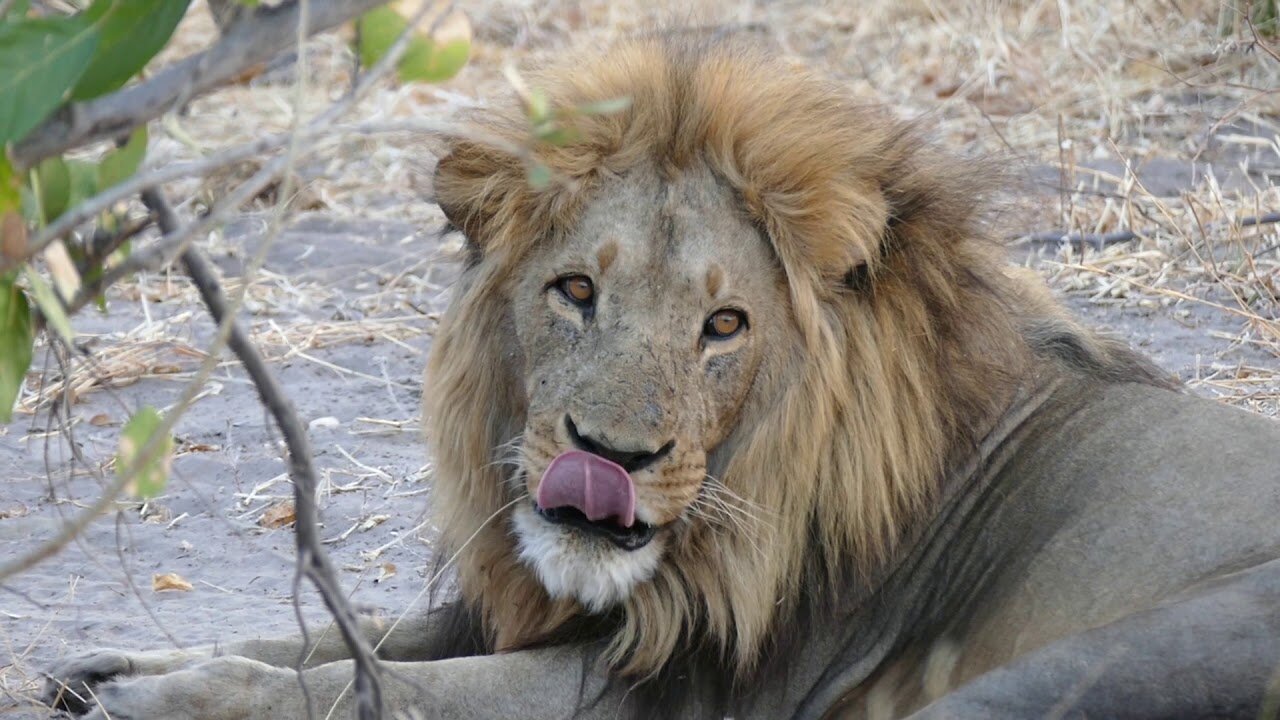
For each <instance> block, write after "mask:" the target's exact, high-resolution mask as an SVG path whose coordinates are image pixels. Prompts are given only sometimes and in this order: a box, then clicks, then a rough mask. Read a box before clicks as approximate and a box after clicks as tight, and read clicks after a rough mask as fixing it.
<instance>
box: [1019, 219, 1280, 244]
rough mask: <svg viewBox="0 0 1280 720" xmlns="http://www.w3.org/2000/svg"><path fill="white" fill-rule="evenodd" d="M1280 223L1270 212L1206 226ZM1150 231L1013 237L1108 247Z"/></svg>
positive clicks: (1060, 232) (1033, 241)
mask: <svg viewBox="0 0 1280 720" xmlns="http://www.w3.org/2000/svg"><path fill="white" fill-rule="evenodd" d="M1273 223H1280V212H1269V213H1266V214H1264V215H1250V216H1249V217H1245V218H1241V219H1240V220H1237V221H1230V220H1228V221H1223V222H1217V223H1211V224H1209V225H1207V226H1205V229H1206V230H1222V229H1226V228H1230V227H1236V226H1239V227H1242V228H1247V227H1257V226H1259V225H1271V224H1273ZM1148 234H1149V233H1145V232H1138V231H1134V230H1120V231H1117V232H1111V233H1071V232H1066V231H1064V230H1047V231H1041V232H1033V233H1027V234H1026V235H1018V236H1016V237H1014V238H1013V240H1014V241H1015V242H1023V243H1031V244H1034V245H1057V244H1059V243H1064V242H1065V243H1089V244H1091V245H1093V246H1094V247H1096V248H1102V247H1106V246H1107V245H1117V244H1119V243H1123V242H1129V241H1130V240H1136V239H1138V238H1140V237H1143V236H1144V235H1148Z"/></svg>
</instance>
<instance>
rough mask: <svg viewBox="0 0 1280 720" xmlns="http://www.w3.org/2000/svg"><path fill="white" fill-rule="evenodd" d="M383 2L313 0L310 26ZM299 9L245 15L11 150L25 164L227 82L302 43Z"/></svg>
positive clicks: (333, 22) (318, 28)
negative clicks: (196, 50) (203, 44)
mask: <svg viewBox="0 0 1280 720" xmlns="http://www.w3.org/2000/svg"><path fill="white" fill-rule="evenodd" d="M383 2H385V0H312V2H311V8H310V12H309V15H310V17H309V22H307V23H306V25H305V31H304V32H305V33H306V34H307V35H313V34H315V33H318V32H322V31H324V30H328V29H329V28H331V27H335V26H337V25H341V24H342V23H344V22H346V21H348V20H350V19H352V18H355V17H358V16H360V15H361V14H363V13H364V12H365V11H367V10H371V9H373V8H375V7H377V6H379V5H381V4H383ZM300 16H301V9H300V8H299V7H298V3H296V2H287V3H283V4H281V5H279V6H277V7H274V8H273V7H266V6H262V7H258V8H256V9H255V10H254V11H253V13H252V15H246V16H242V17H241V18H240V20H239V21H238V22H236V23H234V24H233V25H232V27H230V28H228V29H227V32H226V34H224V35H223V36H222V37H221V38H220V39H219V40H218V42H217V44H215V45H214V46H213V47H211V48H209V49H208V50H206V51H205V52H202V53H200V54H198V55H193V56H191V57H189V58H187V59H185V60H182V61H181V62H178V63H175V64H173V65H170V66H169V67H167V68H165V69H163V70H161V71H160V72H158V73H156V74H155V75H153V76H151V77H150V78H149V79H147V80H146V81H145V82H141V83H139V84H137V85H134V86H132V87H127V88H125V89H124V90H119V91H117V92H113V93H111V94H109V95H106V96H104V97H101V98H96V99H94V100H89V101H87V102H82V103H72V104H71V105H70V106H69V107H67V108H64V109H63V110H62V111H60V112H58V113H57V114H55V115H54V116H53V117H51V118H49V119H48V120H46V121H44V122H43V123H41V124H40V126H39V127H37V128H36V129H35V130H33V131H31V133H29V134H28V135H27V136H26V137H25V138H24V139H23V140H22V142H20V143H18V144H16V145H14V146H13V148H12V151H11V158H12V159H13V161H14V163H15V166H16V167H17V168H18V169H19V170H21V169H23V168H28V167H31V166H33V165H35V164H36V163H38V162H40V161H41V160H43V159H45V158H48V157H53V156H54V155H59V154H61V153H63V152H65V151H67V150H70V149H72V148H76V147H81V146H84V145H87V144H89V143H92V142H96V141H99V140H107V139H110V138H115V137H119V136H121V135H126V134H128V133H129V131H130V130H132V129H133V128H135V127H137V126H138V125H141V124H143V123H145V122H147V121H148V120H152V119H155V118H157V117H160V116H161V115H163V114H164V113H166V112H169V111H170V110H173V109H176V108H178V107H181V106H182V105H183V104H185V103H187V102H189V101H190V100H192V99H193V98H197V97H199V96H201V95H204V94H206V93H208V92H210V91H212V90H216V89H217V88H219V87H222V86H223V85H225V84H227V83H228V82H230V81H232V80H234V79H235V78H237V77H239V76H240V75H241V74H243V73H244V71H245V70H247V69H249V68H251V67H253V66H254V65H257V64H259V63H263V62H266V61H267V60H270V59H271V58H272V57H274V56H275V55H277V54H278V53H281V52H284V51H286V50H291V49H293V48H294V47H296V46H297V39H296V36H295V34H294V33H293V30H294V28H296V27H298V25H299V22H300V20H301V17H300ZM412 27H413V24H412V23H410V28H412Z"/></svg>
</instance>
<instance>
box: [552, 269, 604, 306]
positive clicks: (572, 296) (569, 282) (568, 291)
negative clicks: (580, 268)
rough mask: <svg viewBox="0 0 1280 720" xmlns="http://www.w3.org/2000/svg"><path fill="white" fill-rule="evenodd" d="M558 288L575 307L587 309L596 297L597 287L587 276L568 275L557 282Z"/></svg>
mask: <svg viewBox="0 0 1280 720" xmlns="http://www.w3.org/2000/svg"><path fill="white" fill-rule="evenodd" d="M556 288H557V289H558V290H559V291H560V293H561V294H562V295H564V296H565V297H566V298H568V299H569V300H570V301H571V302H573V303H574V304H575V305H581V306H584V307H585V306H587V305H590V304H591V301H592V300H595V297H596V288H595V285H593V284H592V283H591V278H589V277H587V276H586V275H566V276H564V277H562V278H560V279H559V280H557V281H556Z"/></svg>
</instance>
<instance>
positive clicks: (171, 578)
mask: <svg viewBox="0 0 1280 720" xmlns="http://www.w3.org/2000/svg"><path fill="white" fill-rule="evenodd" d="M151 589H152V590H153V591H155V592H165V591H169V590H178V591H181V592H191V583H189V582H187V581H186V580H185V579H184V578H183V577H182V576H181V575H179V574H177V573H164V574H162V575H161V574H156V575H152V576H151Z"/></svg>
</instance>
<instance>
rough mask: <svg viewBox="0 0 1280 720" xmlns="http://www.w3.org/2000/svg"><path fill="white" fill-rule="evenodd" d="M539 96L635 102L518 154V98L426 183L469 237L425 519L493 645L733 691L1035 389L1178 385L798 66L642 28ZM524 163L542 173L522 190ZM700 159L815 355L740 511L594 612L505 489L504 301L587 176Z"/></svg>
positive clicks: (904, 126) (836, 595)
mask: <svg viewBox="0 0 1280 720" xmlns="http://www.w3.org/2000/svg"><path fill="white" fill-rule="evenodd" d="M528 82H529V84H530V86H531V87H535V88H538V89H539V90H540V91H542V92H545V93H546V97H547V98H548V100H549V101H550V103H551V105H552V106H553V107H559V108H571V107H580V106H582V105H584V104H586V103H592V102H598V101H603V100H609V99H613V98H620V97H626V98H629V99H630V104H629V106H628V107H627V108H626V109H624V110H622V111H620V112H616V113H609V114H581V115H577V116H575V117H573V118H572V121H571V125H572V128H573V137H572V139H571V140H570V141H568V142H566V143H563V144H560V145H551V144H536V145H535V146H534V147H532V149H530V150H529V151H528V153H513V152H511V150H510V148H513V147H524V146H527V145H528V144H529V142H528V138H529V136H530V131H529V126H528V123H529V121H528V119H527V116H526V115H525V112H524V110H523V109H522V108H521V106H520V105H519V104H518V103H515V102H512V103H510V104H509V105H508V106H507V107H506V108H505V109H501V110H489V111H485V112H483V113H481V114H480V115H479V117H476V118H475V125H474V127H475V132H474V133H471V134H469V135H468V138H467V139H459V140H455V141H453V142H452V143H451V146H450V148H449V152H448V153H447V155H446V156H445V157H444V159H442V160H441V162H440V164H439V165H438V168H437V171H436V177H435V192H436V196H437V199H438V201H439V203H440V205H441V207H442V208H443V210H444V212H445V214H446V216H447V217H448V218H449V220H450V222H451V223H452V224H453V225H454V226H456V227H457V228H459V229H460V230H461V231H462V232H463V233H464V234H465V236H466V238H467V246H466V260H465V268H464V271H463V275H462V277H461V279H460V281H459V283H458V285H457V287H456V288H455V290H454V295H453V299H452V303H451V307H450V310H449V312H448V313H447V314H446V315H445V316H444V317H443V318H442V320H441V323H440V326H439V328H438V330H437V331H436V334H435V339H434V348H433V350H432V353H431V359H430V362H429V367H428V370H427V388H426V391H425V393H424V398H425V400H424V403H425V416H426V418H427V434H428V439H429V442H430V444H431V446H432V448H433V450H434V457H435V471H434V472H435V490H434V493H435V494H434V498H433V505H434V508H435V512H436V516H437V518H438V519H439V527H440V529H441V532H442V539H443V545H444V548H443V550H442V554H443V555H445V556H448V555H451V554H453V553H456V556H457V566H458V572H459V585H460V588H461V592H462V596H463V599H464V602H465V604H466V605H467V606H468V607H469V609H470V612H472V613H474V615H475V616H476V617H477V618H478V621H479V625H480V628H481V629H482V631H483V637H484V642H483V645H484V646H485V648H486V649H487V650H489V651H503V650H509V649H515V648H519V647H528V646H531V645H540V644H554V643H558V642H563V641H565V640H566V639H568V638H570V637H573V638H574V639H582V637H587V638H595V639H598V640H601V641H603V642H604V643H605V644H606V645H607V650H606V651H605V655H604V657H605V659H606V661H607V662H608V663H609V665H610V666H611V668H612V669H613V671H614V673H615V674H616V676H618V677H625V678H632V679H646V678H654V677H659V676H661V677H678V676H682V675H687V674H688V673H690V672H692V671H691V670H689V669H688V668H690V667H693V666H694V665H697V663H698V662H699V661H698V660H697V658H701V659H702V660H701V661H700V662H701V663H702V664H701V665H699V666H698V667H702V668H711V670H710V673H711V674H713V675H718V676H720V678H721V679H722V680H724V681H725V682H727V683H729V684H730V685H735V684H736V685H737V687H739V688H742V687H743V686H744V685H745V683H746V681H747V680H749V679H750V678H751V677H752V674H753V673H759V672H764V671H766V670H767V669H768V668H770V667H777V666H785V659H786V656H787V653H789V652H793V651H796V649H794V648H789V647H788V645H787V640H788V638H789V637H791V636H795V635H797V634H798V632H797V631H796V629H795V625H794V624H795V623H802V622H804V623H809V624H810V625H811V626H812V625H817V626H818V627H820V626H821V623H822V622H824V618H830V609H831V608H832V607H834V606H835V604H836V603H838V602H839V601H840V597H841V595H842V593H847V592H848V589H849V588H851V587H855V586H860V587H863V588H865V587H869V586H871V584H873V583H875V582H876V578H877V577H878V576H882V574H883V573H884V572H886V571H887V570H886V568H888V567H890V564H891V562H890V561H891V559H892V557H893V554H894V550H895V547H897V546H900V545H901V544H902V543H903V542H904V541H905V540H908V539H909V537H910V534H911V530H912V527H913V526H914V525H918V524H919V523H918V522H916V521H917V520H918V519H920V518H922V517H924V516H926V515H927V513H928V511H929V509H930V508H931V507H932V506H933V504H934V503H935V502H936V498H937V497H938V495H939V492H940V490H941V489H942V486H943V484H944V482H945V478H947V477H948V472H949V471H950V469H951V468H952V467H953V466H954V465H955V464H956V463H957V462H959V459H961V458H963V457H964V456H965V454H966V453H967V452H969V451H971V450H972V448H973V447H974V446H975V444H976V443H977V442H978V441H979V440H980V439H981V437H982V436H983V435H984V433H985V432H986V431H987V429H988V428H990V427H991V426H992V424H993V423H994V422H996V421H997V420H998V419H999V417H1000V415H1001V413H1002V412H1003V411H1004V409H1005V408H1006V407H1007V406H1008V405H1009V403H1010V401H1011V399H1012V398H1013V397H1014V396H1015V394H1016V393H1018V392H1019V388H1021V387H1024V386H1025V385H1026V383H1027V380H1028V378H1034V377H1036V376H1038V375H1041V374H1044V373H1049V372H1053V371H1055V368H1056V369H1058V370H1060V371H1065V372H1073V373H1084V374H1089V375H1094V376H1099V377H1103V376H1105V377H1123V378H1129V379H1139V380H1142V381H1146V382H1154V383H1160V384H1168V383H1169V382H1170V381H1169V380H1167V379H1166V378H1164V377H1162V376H1161V375H1160V374H1159V371H1157V370H1155V369H1153V368H1152V367H1151V366H1149V365H1148V364H1146V363H1145V361H1143V360H1141V359H1140V358H1138V356H1136V355H1135V354H1132V353H1130V352H1129V351H1128V350H1127V349H1126V348H1124V347H1123V346H1121V345H1119V344H1116V343H1112V342H1110V341H1106V340H1103V339H1101V338H1098V337H1097V336H1094V335H1092V334H1090V333H1088V332H1086V331H1084V330H1082V329H1081V328H1080V327H1078V326H1077V325H1076V324H1074V322H1073V321H1071V320H1070V319H1069V318H1068V317H1067V316H1066V315H1065V314H1064V313H1063V312H1062V311H1061V310H1060V309H1059V308H1058V306H1057V305H1056V303H1055V302H1054V301H1053V300H1051V298H1050V297H1049V295H1048V292H1047V290H1045V289H1044V288H1043V285H1042V283H1041V282H1040V281H1039V279H1038V278H1035V277H1034V276H1033V275H1032V274H1031V273H1029V272H1026V271H1020V270H1018V269H1016V268H1011V267H1009V266H1007V265H1006V263H1005V261H1004V259H1003V257H1002V252H1001V248H1000V247H999V245H998V243H996V242H994V241H993V240H992V239H991V238H992V237H993V232H992V231H991V229H990V227H989V226H990V222H989V217H988V214H987V213H985V212H984V211H983V208H984V207H985V206H987V205H988V203H987V202H986V199H987V196H988V195H989V194H990V193H989V192H988V188H989V187H991V184H990V183H989V182H988V181H987V180H986V178H990V177H992V173H991V168H990V167H989V166H987V165H984V164H981V163H978V162H977V161H972V160H959V159H955V158H951V157H948V156H946V155H945V154H944V153H941V152H938V151H935V150H933V149H931V148H930V146H929V145H928V143H927V142H924V141H923V140H922V133H921V131H920V130H919V129H918V127H917V126H916V124H914V123H910V122H904V121H901V120H897V119H895V118H894V117H893V116H892V115H890V114H889V113H888V112H886V111H885V110H884V109H882V108H879V107H877V106H874V105H871V104H868V103H863V102H859V101H858V100H857V99H855V98H853V97H851V95H850V94H849V93H848V91H847V90H845V89H843V88H841V87H840V86H838V85H837V84H834V83H833V82H831V81H828V80H826V79H823V78H821V77H818V76H817V75H816V74H814V73H812V72H810V71H807V70H805V69H802V68H799V67H796V66H795V65H793V64H791V63H788V62H786V61H784V60H781V59H778V58H777V57H775V56H773V55H771V54H769V53H767V52H765V51H762V50H759V49H757V48H755V47H753V46H752V45H750V44H748V43H746V42H743V41H741V40H738V39H733V38H727V39H726V38H709V37H701V36H699V37H690V36H688V35H680V34H674V35H673V34H655V35H651V36H645V37H640V38H635V39H630V40H627V41H624V42H622V43H620V44H619V45H616V46H614V47H612V48H610V49H608V50H607V51H604V52H602V53H600V54H599V55H598V56H596V57H590V58H588V59H586V60H583V58H582V57H580V56H575V57H574V61H573V63H572V64H571V65H569V64H564V65H560V66H558V67H551V68H548V69H546V70H544V71H542V72H539V73H537V74H531V75H530V76H529V79H528ZM535 162H536V163H539V164H542V165H544V166H545V167H547V168H549V169H550V170H551V172H552V177H553V181H552V182H550V183H547V184H545V186H537V185H536V184H533V183H531V182H530V180H529V168H530V167H531V163H535ZM694 163H704V164H705V165H706V166H707V167H709V168H710V169H711V170H712V172H713V173H714V174H715V175H716V176H717V178H718V180H719V181H721V182H723V183H726V184H728V185H729V186H731V187H732V188H733V189H734V190H735V191H736V193H737V195H738V196H739V197H740V200H741V206H742V208H743V211H744V212H745V213H748V214H749V216H750V218H751V219H752V220H753V221H754V222H755V223H756V224H757V225H758V227H759V228H760V229H761V231H762V234H763V235H764V236H765V237H767V239H768V242H769V243H770V244H771V246H772V249H773V251H774V253H775V254H776V256H777V258H778V261H779V264H780V266H781V267H782V269H783V271H784V273H785V277H786V280H787V285H788V293H789V299H790V305H791V307H790V313H791V315H792V317H793V318H794V322H795V324H796V327H797V329H798V331H799V333H800V335H801V337H802V338H803V345H804V348H803V349H804V352H803V353H802V355H801V356H800V357H797V358H795V360H794V362H793V363H792V365H791V369H790V372H789V373H788V376H786V377H773V378H760V379H758V380H757V383H765V382H767V383H774V384H775V387H780V388H782V389H783V390H782V392H783V395H782V397H784V400H783V401H782V402H779V403H777V404H775V405H774V406H772V407H769V408H762V409H760V410H759V411H757V412H755V413H754V414H751V415H747V416H743V417H741V418H740V419H739V424H740V429H742V428H743V427H745V428H746V429H747V430H748V432H745V433H742V432H740V433H735V434H734V436H733V437H734V438H735V440H733V442H736V446H734V447H732V448H729V449H728V450H729V451H730V452H729V457H730V458H731V459H730V460H729V462H728V465H727V470H726V471H725V473H724V474H723V476H722V477H721V478H720V480H721V481H722V482H723V483H724V484H725V485H726V486H727V487H729V488H730V489H731V490H733V492H734V493H736V494H737V495H738V496H740V497H741V498H743V499H744V500H745V501H746V502H747V503H749V504H750V506H751V507H753V508H755V509H756V511H755V513H754V515H755V518H754V520H755V521H754V522H752V523H749V526H747V527H737V526H730V527H727V528H716V529H715V530H714V531H713V530H712V529H711V528H706V527H699V526H697V525H694V526H692V527H691V528H690V529H689V530H688V532H686V533H684V534H683V535H682V536H681V537H680V538H679V540H678V541H677V542H673V543H672V544H671V546H670V547H669V548H668V552H667V555H666V557H665V558H664V560H663V562H662V564H661V565H660V567H659V570H658V571H657V573H656V574H655V576H654V577H653V578H652V579H651V580H650V581H649V582H647V583H645V584H643V585H641V586H639V587H637V588H636V589H635V590H634V592H633V593H632V594H631V596H630V597H629V598H628V599H627V600H625V601H624V603H623V604H622V606H621V607H619V608H617V609H616V611H614V612H612V613H611V614H609V615H608V616H606V617H602V618H589V617H586V614H585V612H584V611H583V610H582V609H581V608H579V607H577V606H576V605H575V603H574V601H573V600H553V599H551V598H550V597H549V596H548V595H547V593H546V592H545V591H544V590H543V589H542V587H541V586H540V584H539V582H538V580H537V579H536V577H535V576H534V575H533V573H532V571H531V570H529V569H528V568H526V567H525V566H524V565H523V564H521V562H520V561H519V560H518V559H517V554H516V550H515V545H514V543H515V541H514V539H513V537H512V534H511V531H510V529H509V524H508V522H507V519H508V518H507V516H508V515H509V514H510V510H511V507H512V505H513V503H515V502H518V501H520V497H521V496H520V488H519V483H518V482H516V481H515V479H514V478H512V477H511V474H512V471H511V469H510V467H509V466H506V465H504V464H503V463H502V456H503V454H504V452H507V451H508V450H509V448H510V446H511V444H512V443H517V442H518V441H519V435H520V432H521V430H522V427H523V423H524V417H525V416H524V412H525V408H524V400H523V389H522V387H523V386H522V376H521V374H522V368H521V358H520V353H519V350H518V349H517V347H516V344H515V340H514V338H515V333H514V330H513V329H512V317H511V302H510V294H511V289H512V288H513V286H514V285H515V283H516V279H517V278H518V277H519V276H520V273H521V272H522V267H523V264H524V263H523V260H524V259H525V258H527V257H530V256H531V255H532V254H534V253H538V252H539V250H540V247H542V246H543V244H544V243H545V242H547V241H548V239H550V238H553V237H554V236H555V235H556V233H557V232H558V230H559V229H563V228H567V227H571V226H572V224H573V223H574V220H575V216H576V214H577V213H578V212H579V211H580V209H581V208H582V207H583V204H584V202H585V201H586V200H588V199H589V198H591V197H592V194H593V192H595V191H596V189H597V188H598V187H599V186H600V185H601V183H602V181H603V180H605V179H607V178H610V177H616V176H619V175H622V174H625V173H627V172H628V171H629V170H630V169H632V168H637V167H639V166H641V165H644V164H649V165H651V166H654V167H657V168H659V169H660V170H661V171H662V172H664V173H669V174H672V175H674V174H678V173H680V172H681V170H682V169H684V168H687V167H690V166H691V165H693V164H694ZM824 613H826V614H824ZM828 621H829V620H828ZM673 668H681V669H680V670H679V672H680V673H681V674H682V675H672V674H670V673H672V672H674V671H673Z"/></svg>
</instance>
